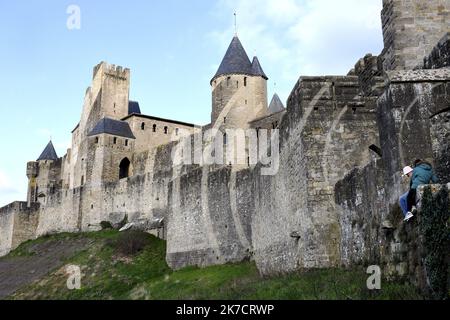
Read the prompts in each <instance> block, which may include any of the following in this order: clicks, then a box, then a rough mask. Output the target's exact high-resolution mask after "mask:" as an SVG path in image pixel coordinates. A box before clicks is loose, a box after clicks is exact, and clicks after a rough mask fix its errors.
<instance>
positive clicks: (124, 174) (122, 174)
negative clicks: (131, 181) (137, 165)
mask: <svg viewBox="0 0 450 320" xmlns="http://www.w3.org/2000/svg"><path fill="white" fill-rule="evenodd" d="M130 164H131V163H130V160H128V158H125V159H123V160H122V161H121V162H120V165H119V179H125V178H128V177H129V176H130Z"/></svg>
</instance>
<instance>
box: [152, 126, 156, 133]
mask: <svg viewBox="0 0 450 320" xmlns="http://www.w3.org/2000/svg"><path fill="white" fill-rule="evenodd" d="M153 132H156V124H154V125H153Z"/></svg>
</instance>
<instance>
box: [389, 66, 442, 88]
mask: <svg viewBox="0 0 450 320" xmlns="http://www.w3.org/2000/svg"><path fill="white" fill-rule="evenodd" d="M433 81H436V82H437V81H450V68H442V69H432V70H399V71H386V82H387V84H389V83H404V82H433Z"/></svg>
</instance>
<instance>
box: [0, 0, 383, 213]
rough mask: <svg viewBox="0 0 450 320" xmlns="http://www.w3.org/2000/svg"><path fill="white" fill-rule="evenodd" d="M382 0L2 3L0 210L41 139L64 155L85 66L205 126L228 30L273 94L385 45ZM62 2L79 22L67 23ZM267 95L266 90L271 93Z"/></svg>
mask: <svg viewBox="0 0 450 320" xmlns="http://www.w3.org/2000/svg"><path fill="white" fill-rule="evenodd" d="M381 2H382V0H339V1H336V0H218V1H211V0H190V1H184V0H164V1H162V0H153V1H143V0H142V1H138V0H127V1H106V0H95V1H93V0H71V1H61V0H48V1H38V0H29V1H25V0H18V1H1V2H0V41H1V42H2V50H0V61H1V62H0V65H1V70H2V77H0V88H1V93H2V97H1V99H0V110H1V126H0V136H1V138H0V150H1V157H0V206H3V205H6V204H7V203H9V202H11V201H14V200H25V198H26V187H27V179H26V176H25V168H26V162H27V161H30V160H35V159H36V158H37V157H38V156H39V154H40V153H41V152H42V150H43V149H44V147H45V146H46V144H47V143H48V140H49V139H50V137H51V138H52V139H53V142H54V144H55V146H56V148H57V152H58V155H59V156H62V155H63V154H64V153H65V152H66V149H67V148H68V147H70V146H69V143H70V139H71V137H70V132H71V130H72V129H73V128H74V127H75V125H76V124H77V123H78V120H79V118H80V113H81V107H82V102H83V96H84V92H85V90H86V88H87V87H88V86H89V85H90V81H91V77H92V68H93V67H94V65H96V64H97V63H99V62H100V61H108V62H110V63H114V64H117V65H122V66H124V67H129V68H130V69H131V72H132V84H131V86H132V87H131V92H130V98H131V99H133V100H138V101H139V102H140V105H141V109H142V111H143V112H144V113H146V114H150V115H154V116H159V117H165V118H170V119H176V120H182V121H187V122H192V123H196V124H206V123H208V122H209V117H210V112H211V96H210V95H211V92H210V87H209V80H210V79H211V78H212V76H213V75H214V74H215V72H216V70H217V68H218V66H219V64H220V62H221V59H222V57H223V55H224V54H225V51H226V49H227V47H228V45H229V43H230V41H231V39H232V37H233V34H234V15H233V13H234V12H235V11H236V12H237V17H238V18H237V21H238V35H239V38H240V39H241V42H242V43H243V45H244V47H245V48H246V50H247V53H248V55H249V56H250V57H252V56H253V55H255V54H256V55H257V56H258V57H259V60H260V62H261V64H262V67H263V69H264V71H265V73H266V74H267V75H268V76H269V78H270V79H269V81H268V88H269V95H270V96H272V95H273V93H274V92H275V91H276V92H277V93H278V94H279V95H280V97H281V98H282V100H284V101H286V100H287V98H288V95H289V93H290V91H291V89H292V87H293V86H294V84H295V82H296V81H297V79H298V78H299V76H300V75H325V74H327V75H329V74H346V73H347V72H348V71H349V70H350V69H351V68H352V67H353V66H354V64H355V63H356V61H357V60H358V59H359V58H361V57H363V56H364V55H365V54H366V53H373V54H378V53H379V52H380V51H381V50H382V36H381V23H380V11H381ZM69 5H77V6H78V7H79V8H80V12H81V19H80V22H81V24H80V27H81V28H80V29H79V30H78V29H75V30H70V29H68V28H67V20H68V18H69V14H68V13H67V8H68V7H69ZM269 98H270V97H269Z"/></svg>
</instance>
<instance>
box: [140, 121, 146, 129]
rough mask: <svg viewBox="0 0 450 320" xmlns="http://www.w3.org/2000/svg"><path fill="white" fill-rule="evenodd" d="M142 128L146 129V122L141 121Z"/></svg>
mask: <svg viewBox="0 0 450 320" xmlns="http://www.w3.org/2000/svg"><path fill="white" fill-rule="evenodd" d="M141 130H145V122H142V123H141Z"/></svg>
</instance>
